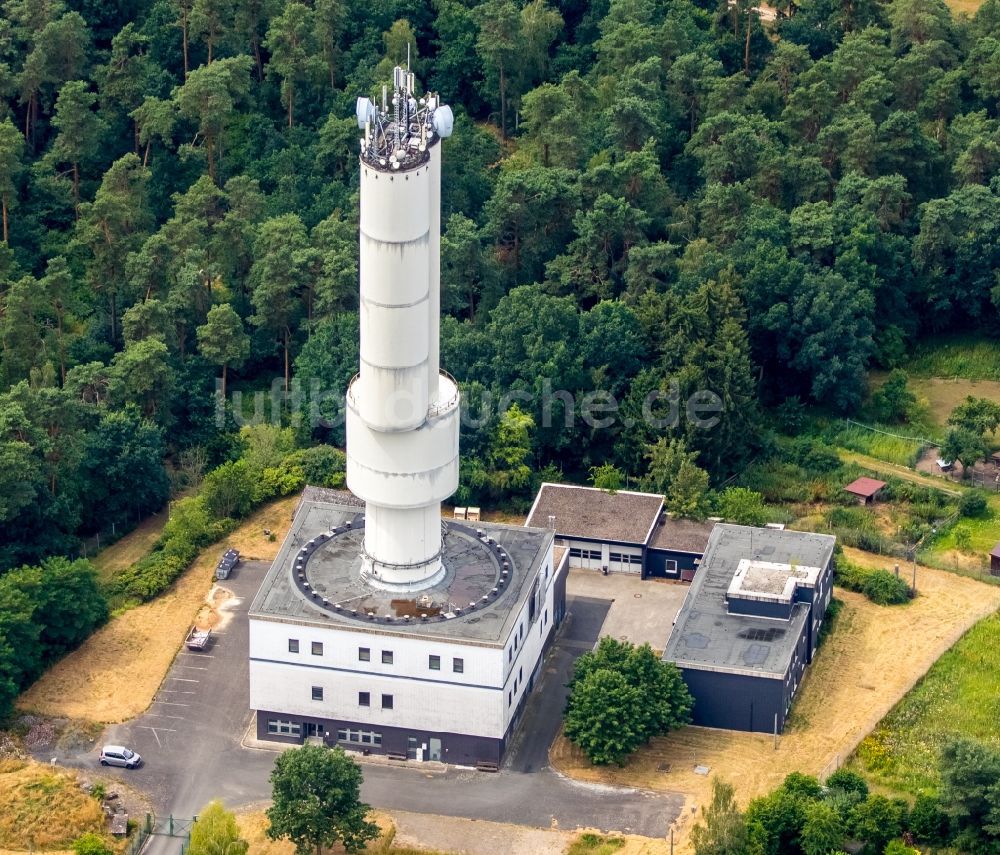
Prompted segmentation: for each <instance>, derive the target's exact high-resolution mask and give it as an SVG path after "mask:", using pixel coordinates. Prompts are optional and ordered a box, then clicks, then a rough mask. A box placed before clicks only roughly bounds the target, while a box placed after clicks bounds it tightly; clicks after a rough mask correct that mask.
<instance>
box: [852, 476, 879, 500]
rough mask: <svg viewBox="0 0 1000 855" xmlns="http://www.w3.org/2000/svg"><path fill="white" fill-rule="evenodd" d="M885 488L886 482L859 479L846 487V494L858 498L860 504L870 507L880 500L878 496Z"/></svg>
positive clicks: (873, 479)
mask: <svg viewBox="0 0 1000 855" xmlns="http://www.w3.org/2000/svg"><path fill="white" fill-rule="evenodd" d="M883 487H885V481H878V480H877V479H875V478H858V479H857V480H856V481H851V483H850V484H848V485H847V486H846V487H844V492H845V493H850V494H851V495H852V496H857V499H858V503H859V504H862V505H870V504H873V503H874V502H875V501H876V500H877V499H878V494H879V493H880V492H882V488H883Z"/></svg>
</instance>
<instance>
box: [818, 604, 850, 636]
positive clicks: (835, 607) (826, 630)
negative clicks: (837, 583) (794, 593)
mask: <svg viewBox="0 0 1000 855" xmlns="http://www.w3.org/2000/svg"><path fill="white" fill-rule="evenodd" d="M843 610H844V601H843V600H838V599H837V598H836V597H830V605H828V606H827V607H826V614H825V615H823V624H822V626H820V628H819V638H818V639H817V640H816V646H817V647H819V646H820V645H822V644H823V642H825V641H826V640H827V638H829V637H830V633H832V632H833V630H834V628H835V627H836V626H837V618H838V617H840V613H841V612H842V611H843Z"/></svg>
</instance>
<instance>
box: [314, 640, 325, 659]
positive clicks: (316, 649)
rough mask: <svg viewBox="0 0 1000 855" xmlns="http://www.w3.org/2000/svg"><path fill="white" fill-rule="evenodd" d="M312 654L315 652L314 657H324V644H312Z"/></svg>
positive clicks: (316, 642) (319, 642) (318, 642)
mask: <svg viewBox="0 0 1000 855" xmlns="http://www.w3.org/2000/svg"><path fill="white" fill-rule="evenodd" d="M312 652H313V656H322V655H323V642H322V641H314V642H313V643H312Z"/></svg>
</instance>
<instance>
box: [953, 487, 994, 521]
mask: <svg viewBox="0 0 1000 855" xmlns="http://www.w3.org/2000/svg"><path fill="white" fill-rule="evenodd" d="M986 506H987V504H986V497H985V496H984V495H983V494H982V493H978V492H975V491H971V490H970V491H969V492H968V493H963V494H962V498H961V499H960V500H959V502H958V512H959V513H960V514H961V515H962V516H963V517H981V516H982V515H983V514H985V513H986Z"/></svg>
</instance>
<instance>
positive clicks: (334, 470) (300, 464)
mask: <svg viewBox="0 0 1000 855" xmlns="http://www.w3.org/2000/svg"><path fill="white" fill-rule="evenodd" d="M284 466H285V467H287V468H288V469H297V470H298V471H300V472H301V473H302V476H303V477H304V478H305V483H306V484H312V485H313V486H315V487H332V488H334V489H339V488H341V487H343V486H344V472H345V470H346V468H347V458H346V456H345V455H344V452H342V451H341V450H340V449H338V448H334V447H333V446H332V445H317V446H314V447H313V448H301V449H299V450H298V451H293V452H292V453H291V454H289V455H288V457H286V458H285V460H284Z"/></svg>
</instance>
